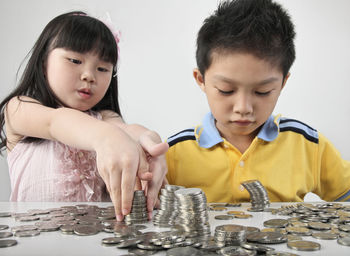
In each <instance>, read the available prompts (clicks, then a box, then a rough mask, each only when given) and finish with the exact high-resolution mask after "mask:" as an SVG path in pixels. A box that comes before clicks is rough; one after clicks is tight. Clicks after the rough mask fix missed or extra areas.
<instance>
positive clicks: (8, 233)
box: [0, 232, 13, 238]
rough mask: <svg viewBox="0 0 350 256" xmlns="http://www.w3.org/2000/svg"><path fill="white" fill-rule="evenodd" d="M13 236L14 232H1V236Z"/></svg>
mask: <svg viewBox="0 0 350 256" xmlns="http://www.w3.org/2000/svg"><path fill="white" fill-rule="evenodd" d="M11 236H13V234H12V232H0V238H8V237H11Z"/></svg>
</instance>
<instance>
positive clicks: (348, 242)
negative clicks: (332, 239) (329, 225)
mask: <svg viewBox="0 0 350 256" xmlns="http://www.w3.org/2000/svg"><path fill="white" fill-rule="evenodd" d="M338 244H341V245H345V246H350V237H349V236H345V237H341V238H339V239H338Z"/></svg>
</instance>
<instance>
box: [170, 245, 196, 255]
mask: <svg viewBox="0 0 350 256" xmlns="http://www.w3.org/2000/svg"><path fill="white" fill-rule="evenodd" d="M166 255H167V256H199V255H202V254H201V251H200V250H198V249H196V248H193V247H191V246H185V247H176V248H172V249H169V250H167V252H166Z"/></svg>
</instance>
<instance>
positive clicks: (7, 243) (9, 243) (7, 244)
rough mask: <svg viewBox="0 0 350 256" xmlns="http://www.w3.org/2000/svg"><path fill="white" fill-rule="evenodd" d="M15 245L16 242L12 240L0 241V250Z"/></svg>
mask: <svg viewBox="0 0 350 256" xmlns="http://www.w3.org/2000/svg"><path fill="white" fill-rule="evenodd" d="M16 244H17V240H12V239H5V240H0V248H4V247H10V246H14V245H16Z"/></svg>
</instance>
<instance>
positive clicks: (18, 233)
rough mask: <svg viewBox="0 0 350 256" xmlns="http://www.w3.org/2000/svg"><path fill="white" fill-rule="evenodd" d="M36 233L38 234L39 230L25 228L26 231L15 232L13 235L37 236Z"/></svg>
mask: <svg viewBox="0 0 350 256" xmlns="http://www.w3.org/2000/svg"><path fill="white" fill-rule="evenodd" d="M38 235H40V231H38V230H26V231H17V232H15V236H18V237H30V236H38Z"/></svg>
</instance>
